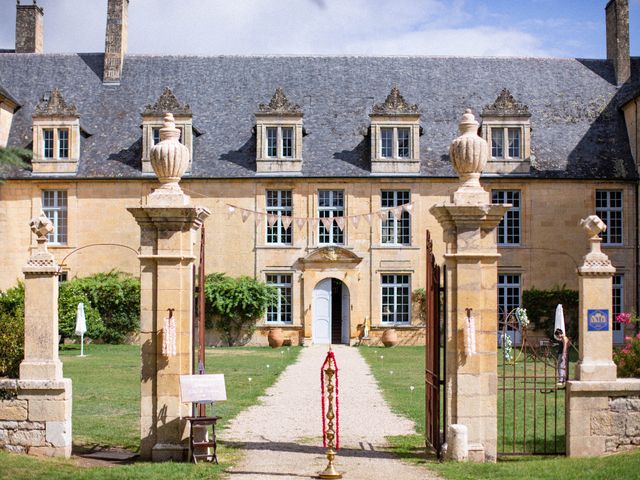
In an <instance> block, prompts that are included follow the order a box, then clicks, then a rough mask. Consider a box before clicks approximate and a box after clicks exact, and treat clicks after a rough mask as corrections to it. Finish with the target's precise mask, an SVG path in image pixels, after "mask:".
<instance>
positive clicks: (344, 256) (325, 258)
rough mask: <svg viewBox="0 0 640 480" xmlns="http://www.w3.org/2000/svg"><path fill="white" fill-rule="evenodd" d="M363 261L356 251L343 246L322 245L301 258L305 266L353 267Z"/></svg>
mask: <svg viewBox="0 0 640 480" xmlns="http://www.w3.org/2000/svg"><path fill="white" fill-rule="evenodd" d="M361 261H362V257H359V256H358V255H356V254H355V253H353V252H352V251H350V250H347V249H346V248H342V247H336V246H332V247H321V248H317V249H315V250H313V251H312V252H311V253H309V254H308V255H307V256H306V257H303V258H301V259H300V263H301V264H302V265H303V267H304V268H332V267H333V268H335V267H337V266H340V267H347V268H353V267H355V266H356V265H358V264H359V263H360V262H361Z"/></svg>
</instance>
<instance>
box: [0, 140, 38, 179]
mask: <svg viewBox="0 0 640 480" xmlns="http://www.w3.org/2000/svg"><path fill="white" fill-rule="evenodd" d="M31 157H32V152H31V150H25V149H24V148H17V147H7V148H2V147H0V183H1V182H2V177H3V176H4V175H5V174H6V173H7V172H8V171H9V170H10V169H11V167H17V168H24V169H27V168H29V164H28V163H27V162H26V160H30V159H31Z"/></svg>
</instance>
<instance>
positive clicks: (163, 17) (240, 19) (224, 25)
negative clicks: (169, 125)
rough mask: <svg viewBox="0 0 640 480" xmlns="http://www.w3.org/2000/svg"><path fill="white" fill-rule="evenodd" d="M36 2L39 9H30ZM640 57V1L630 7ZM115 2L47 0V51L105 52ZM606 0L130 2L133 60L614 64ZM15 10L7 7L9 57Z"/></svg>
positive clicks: (3, 12) (3, 22)
mask: <svg viewBox="0 0 640 480" xmlns="http://www.w3.org/2000/svg"><path fill="white" fill-rule="evenodd" d="M22 1H23V3H29V2H30V1H31V0H22ZM629 2H630V11H631V22H630V24H631V53H632V55H636V56H640V0H629ZM106 3H107V2H106V0H38V4H39V5H41V6H43V7H44V9H45V51H46V52H48V53H53V52H98V51H102V50H103V49H104V29H105V17H106ZM605 4H606V0H131V3H130V7H129V13H130V18H129V52H130V53H163V54H196V55H216V54H367V55H398V54H407V55H483V56H484V55H499V56H502V55H510V56H560V57H583V58H604V57H605V23H604V5H605ZM14 27H15V1H14V0H0V48H13V45H14Z"/></svg>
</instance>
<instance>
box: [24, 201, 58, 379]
mask: <svg viewBox="0 0 640 480" xmlns="http://www.w3.org/2000/svg"><path fill="white" fill-rule="evenodd" d="M29 226H30V227H31V230H32V231H33V233H35V234H36V235H37V237H38V238H37V242H38V246H37V248H36V250H35V251H34V252H33V254H32V255H31V258H29V261H28V262H27V264H26V265H25V266H24V267H23V269H22V271H23V272H24V277H25V278H24V360H23V361H22V363H21V364H20V378H21V379H22V380H60V379H62V362H61V361H60V358H59V357H58V268H59V267H58V265H57V264H56V262H55V260H54V258H53V255H51V253H49V251H48V250H47V235H48V234H49V233H51V232H53V224H52V223H51V222H50V221H49V219H48V218H47V217H46V216H45V214H44V213H41V214H40V216H39V217H36V218H34V219H33V220H31V222H30V223H29Z"/></svg>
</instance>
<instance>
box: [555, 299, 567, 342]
mask: <svg viewBox="0 0 640 480" xmlns="http://www.w3.org/2000/svg"><path fill="white" fill-rule="evenodd" d="M556 330H562V334H563V335H566V334H567V330H566V329H565V327H564V310H563V309H562V304H561V303H559V304H558V306H557V307H556V321H555V324H554V326H553V336H554V338H555V339H556V340H562V337H558V336H557V335H556Z"/></svg>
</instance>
